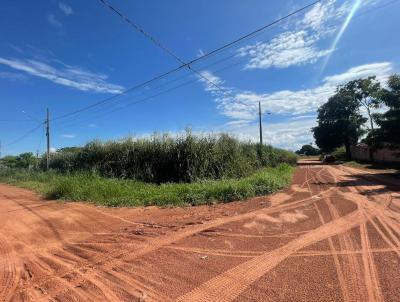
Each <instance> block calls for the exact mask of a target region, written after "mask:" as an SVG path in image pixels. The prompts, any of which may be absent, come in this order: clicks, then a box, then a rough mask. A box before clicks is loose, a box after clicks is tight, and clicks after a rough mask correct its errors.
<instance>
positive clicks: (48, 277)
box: [0, 162, 400, 302]
mask: <svg viewBox="0 0 400 302" xmlns="http://www.w3.org/2000/svg"><path fill="white" fill-rule="evenodd" d="M399 272H400V180H399V179H395V178H391V177H389V176H386V175H381V174H378V173H368V172H365V171H361V170H357V169H353V168H348V167H344V166H326V165H318V163H317V162H302V165H300V166H299V167H298V168H297V170H296V173H295V176H294V179H293V182H292V185H291V186H290V188H288V189H286V190H284V191H282V192H280V193H277V194H275V195H271V196H268V197H260V198H255V199H252V200H250V201H247V202H235V203H230V204H225V205H214V206H201V207H188V208H170V209H158V208H155V207H150V208H138V209H108V208H99V207H94V206H91V205H86V204H81V203H60V202H55V201H44V200H41V199H40V198H39V197H37V196H36V195H34V194H33V193H31V192H29V191H26V190H22V189H17V188H14V187H9V186H5V185H0V301H85V302H87V301H362V302H364V301H396V302H398V301H400V274H399Z"/></svg>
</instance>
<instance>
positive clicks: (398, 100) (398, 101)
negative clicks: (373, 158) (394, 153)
mask: <svg viewBox="0 0 400 302" xmlns="http://www.w3.org/2000/svg"><path fill="white" fill-rule="evenodd" d="M387 86H388V88H387V89H382V91H381V95H380V98H381V101H382V102H383V103H384V104H385V105H386V106H387V107H388V110H387V111H386V112H385V113H383V114H375V120H376V123H377V124H378V125H379V127H380V128H379V129H377V131H376V132H375V133H374V135H372V136H369V137H368V138H367V141H368V142H369V143H370V144H371V143H372V144H377V143H383V142H385V143H390V144H394V145H400V75H399V74H395V75H392V76H391V77H390V78H389V80H388V83H387Z"/></svg>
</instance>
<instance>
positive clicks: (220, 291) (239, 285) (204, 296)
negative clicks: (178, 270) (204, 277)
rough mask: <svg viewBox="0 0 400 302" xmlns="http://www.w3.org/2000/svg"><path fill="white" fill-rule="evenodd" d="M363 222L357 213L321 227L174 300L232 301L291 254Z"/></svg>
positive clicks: (363, 218)
mask: <svg viewBox="0 0 400 302" xmlns="http://www.w3.org/2000/svg"><path fill="white" fill-rule="evenodd" d="M365 219H366V218H365V216H364V215H361V214H360V213H359V212H358V211H357V212H352V213H350V214H348V215H346V216H344V217H341V218H339V219H337V220H335V221H332V222H329V223H327V224H325V225H322V226H320V227H318V228H316V229H315V230H313V231H310V232H309V233H308V234H305V235H303V236H300V237H299V238H297V239H294V240H293V241H291V242H289V243H288V244H286V245H285V246H283V247H281V248H278V249H276V250H274V251H272V252H268V253H265V254H263V255H261V256H258V257H254V258H253V259H251V260H249V261H246V262H244V263H242V264H240V265H238V266H236V267H234V268H232V269H229V270H227V271H225V272H224V273H222V274H220V275H218V276H216V277H214V278H212V279H210V280H209V281H207V282H205V283H203V284H202V285H200V286H199V287H197V288H195V289H193V290H192V291H190V292H188V293H186V294H185V295H183V296H181V297H180V298H178V299H177V301H191V302H196V301H199V302H200V301H220V302H223V301H232V300H234V299H235V298H236V297H237V296H239V295H240V294H241V293H242V292H243V291H244V290H246V289H247V288H248V287H249V286H250V285H251V284H252V283H253V282H255V281H256V280H257V279H259V278H260V277H262V276H263V275H265V274H266V273H267V272H268V271H270V270H271V269H273V268H274V267H276V266H277V265H278V264H279V263H281V262H282V261H283V260H285V259H286V258H287V257H289V256H290V255H291V254H293V253H295V252H297V251H298V250H300V249H302V248H304V247H306V246H309V245H311V244H313V243H316V242H318V241H321V240H323V239H327V238H329V237H332V236H334V235H337V234H340V233H343V232H346V231H349V230H350V229H352V228H353V227H355V226H357V225H359V224H360V223H362V222H364V221H365Z"/></svg>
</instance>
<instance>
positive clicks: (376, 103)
mask: <svg viewBox="0 0 400 302" xmlns="http://www.w3.org/2000/svg"><path fill="white" fill-rule="evenodd" d="M380 91H381V84H380V83H379V81H377V80H376V77H375V76H373V77H369V78H366V79H358V80H353V81H350V82H348V83H347V84H345V85H344V86H342V87H340V93H341V94H342V95H347V96H348V97H349V98H353V99H354V100H355V101H357V102H358V104H359V105H360V107H363V108H364V109H365V110H366V112H367V114H368V118H369V122H370V127H371V128H370V129H371V130H374V121H373V120H374V119H373V116H372V112H371V110H372V109H373V108H379V107H380V106H381V101H380V97H379V96H380Z"/></svg>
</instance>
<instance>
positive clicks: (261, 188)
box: [0, 164, 294, 206]
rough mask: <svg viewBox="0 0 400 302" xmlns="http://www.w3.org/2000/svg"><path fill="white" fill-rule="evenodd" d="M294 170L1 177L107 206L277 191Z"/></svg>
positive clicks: (9, 172) (185, 201) (50, 194)
mask: <svg viewBox="0 0 400 302" xmlns="http://www.w3.org/2000/svg"><path fill="white" fill-rule="evenodd" d="M293 170H294V168H293V167H292V166H290V165H288V164H281V165H279V166H277V167H266V168H262V169H260V170H258V171H257V172H255V173H253V174H251V175H250V176H247V177H244V178H240V179H221V180H204V181H196V182H192V183H163V184H154V183H145V182H141V181H135V180H123V179H116V178H105V177H101V176H99V175H98V174H94V173H82V172H81V173H72V174H59V173H56V172H29V171H22V170H21V171H17V170H4V171H2V172H0V181H1V182H5V183H8V184H13V185H17V186H20V187H24V188H28V189H31V190H34V191H36V192H39V193H41V194H42V195H43V196H44V197H46V198H51V199H61V200H74V201H88V202H93V203H96V204H98V205H106V206H142V205H159V206H166V205H188V204H192V205H198V204H205V203H210V202H230V201H234V200H244V199H247V198H250V197H253V196H257V195H265V194H270V193H273V192H276V191H278V190H280V189H282V188H283V187H285V186H287V185H288V184H289V182H290V181H291V178H292V173H293Z"/></svg>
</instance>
